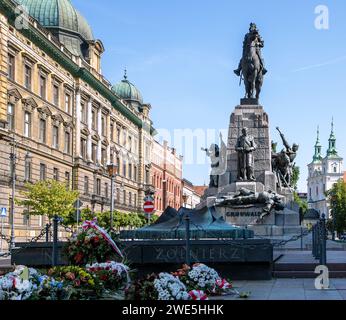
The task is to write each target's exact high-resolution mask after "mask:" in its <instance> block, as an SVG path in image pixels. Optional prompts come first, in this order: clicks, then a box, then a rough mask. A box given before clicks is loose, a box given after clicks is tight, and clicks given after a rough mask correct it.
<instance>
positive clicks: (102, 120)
mask: <svg viewBox="0 0 346 320" xmlns="http://www.w3.org/2000/svg"><path fill="white" fill-rule="evenodd" d="M101 135H102V136H104V137H105V136H106V135H107V130H106V118H105V116H102V117H101Z"/></svg>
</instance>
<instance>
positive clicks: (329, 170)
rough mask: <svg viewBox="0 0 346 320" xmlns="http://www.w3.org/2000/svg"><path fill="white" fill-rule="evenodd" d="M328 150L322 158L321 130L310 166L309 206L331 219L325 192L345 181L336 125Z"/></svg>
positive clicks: (332, 131)
mask: <svg viewBox="0 0 346 320" xmlns="http://www.w3.org/2000/svg"><path fill="white" fill-rule="evenodd" d="M328 144H329V146H328V150H327V155H326V156H325V157H323V156H322V145H321V143H320V139H319V130H318V132H317V140H316V144H315V154H314V157H313V161H312V162H311V163H310V164H309V165H308V170H309V176H308V189H307V190H308V195H307V197H308V204H309V209H315V210H316V211H318V212H319V213H320V215H321V214H323V213H324V214H325V215H326V217H327V218H329V217H330V205H329V203H328V201H327V199H326V195H325V192H326V191H328V190H330V189H331V188H332V187H333V185H334V184H335V183H336V182H338V181H339V180H340V179H343V175H344V170H343V158H341V157H340V156H339V155H338V151H337V149H336V137H335V134H334V123H332V130H331V134H330V137H329V140H328Z"/></svg>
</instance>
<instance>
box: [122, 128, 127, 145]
mask: <svg viewBox="0 0 346 320" xmlns="http://www.w3.org/2000/svg"><path fill="white" fill-rule="evenodd" d="M126 136H127V134H126V131H125V130H124V131H123V146H124V147H125V146H126Z"/></svg>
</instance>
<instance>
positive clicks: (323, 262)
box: [320, 214, 327, 266]
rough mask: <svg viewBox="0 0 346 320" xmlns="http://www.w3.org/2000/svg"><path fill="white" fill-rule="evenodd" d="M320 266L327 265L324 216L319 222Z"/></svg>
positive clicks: (323, 215)
mask: <svg viewBox="0 0 346 320" xmlns="http://www.w3.org/2000/svg"><path fill="white" fill-rule="evenodd" d="M320 241H321V242H320V248H321V249H320V250H321V253H320V264H321V265H324V266H325V265H327V232H326V215H325V214H322V217H321V220H320Z"/></svg>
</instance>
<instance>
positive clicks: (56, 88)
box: [53, 84, 60, 106]
mask: <svg viewBox="0 0 346 320" xmlns="http://www.w3.org/2000/svg"><path fill="white" fill-rule="evenodd" d="M59 91H60V90H59V86H58V85H57V84H54V85H53V103H54V104H55V105H56V106H59Z"/></svg>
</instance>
